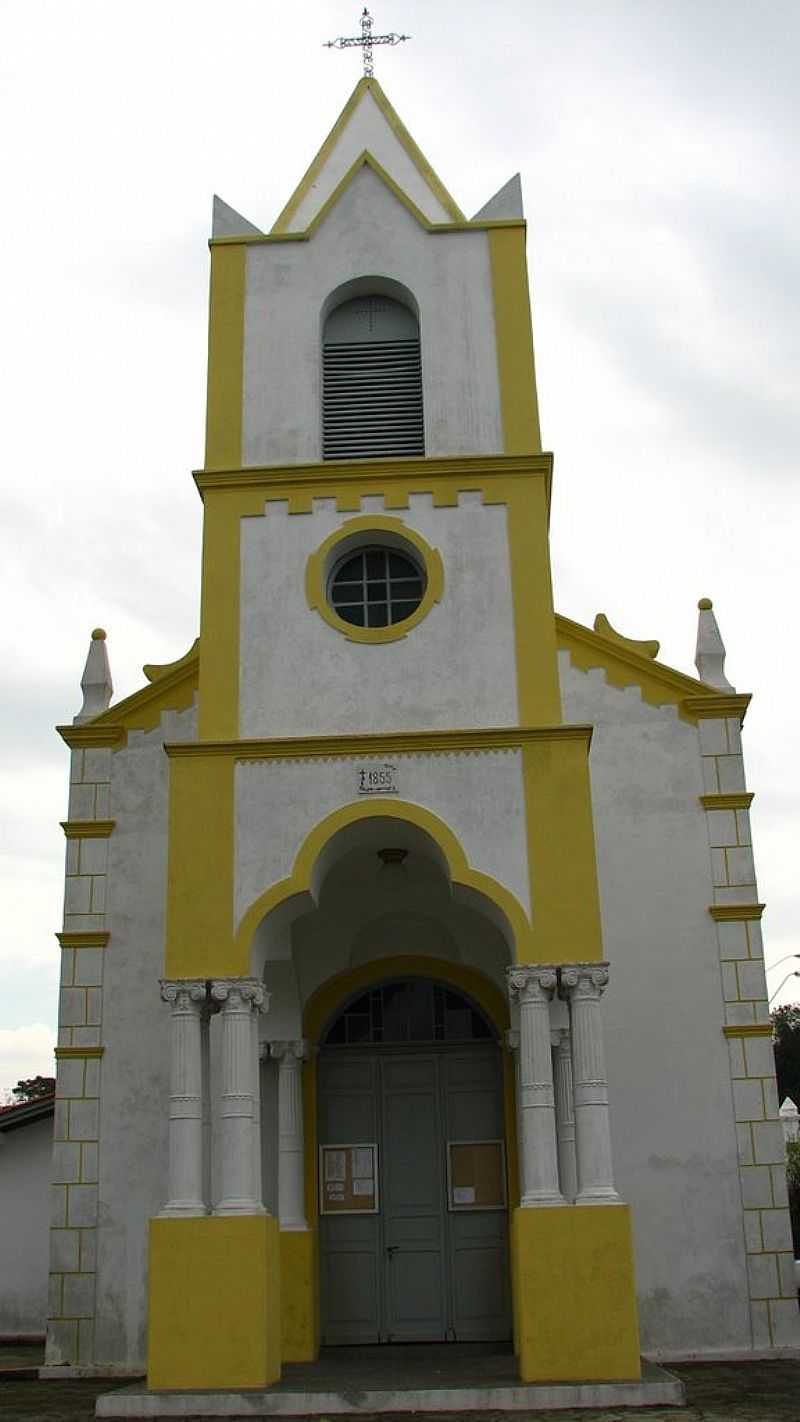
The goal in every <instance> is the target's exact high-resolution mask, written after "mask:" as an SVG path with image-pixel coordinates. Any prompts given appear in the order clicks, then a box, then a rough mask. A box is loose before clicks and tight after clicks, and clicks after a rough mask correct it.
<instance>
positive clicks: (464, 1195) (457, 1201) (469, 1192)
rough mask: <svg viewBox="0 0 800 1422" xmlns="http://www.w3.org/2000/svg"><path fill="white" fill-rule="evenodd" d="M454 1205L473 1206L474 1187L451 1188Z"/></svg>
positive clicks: (459, 1186)
mask: <svg viewBox="0 0 800 1422" xmlns="http://www.w3.org/2000/svg"><path fill="white" fill-rule="evenodd" d="M453 1204H454V1205H474V1204H475V1187H474V1185H455V1186H454V1187H453Z"/></svg>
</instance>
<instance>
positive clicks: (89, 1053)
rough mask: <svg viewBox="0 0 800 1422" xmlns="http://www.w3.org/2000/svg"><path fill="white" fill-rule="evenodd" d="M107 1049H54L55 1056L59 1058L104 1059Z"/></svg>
mask: <svg viewBox="0 0 800 1422" xmlns="http://www.w3.org/2000/svg"><path fill="white" fill-rule="evenodd" d="M105 1050H106V1049H105V1047H54V1048H53V1054H54V1056H56V1057H58V1058H59V1059H60V1058H61V1057H102V1056H103V1055H104V1053H105Z"/></svg>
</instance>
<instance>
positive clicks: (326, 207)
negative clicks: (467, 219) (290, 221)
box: [304, 148, 436, 237]
mask: <svg viewBox="0 0 800 1422" xmlns="http://www.w3.org/2000/svg"><path fill="white" fill-rule="evenodd" d="M362 168H371V169H372V172H373V173H374V174H375V176H376V177H378V178H380V180H381V182H382V183H384V184H385V185H386V187H387V188H388V189H389V191H390V192H391V193H393V194H394V196H395V197H396V198H397V201H398V202H399V203H402V205H403V207H404V208H405V209H406V211H407V212H410V214H411V216H412V217H413V218H414V219H415V221H416V222H418V223H419V225H420V227H422V228H424V229H425V231H426V232H433V231H434V230H435V228H436V224H434V223H432V222H430V221H429V220H428V218H427V217H426V216H425V214H424V212H423V211H422V210H421V209H420V208H418V207H417V204H416V203H415V202H414V201H413V199H412V198H410V197H409V196H408V193H406V192H404V191H403V189H402V188H401V187H400V186H399V185H398V184H397V183H396V182H395V180H394V178H393V177H392V176H391V175H390V174H389V173H387V171H386V169H385V168H384V167H383V165H382V164H381V163H379V162H378V160H377V158H374V157H373V155H372V154H371V153H370V152H369V151H368V150H367V149H366V148H365V149H364V151H363V153H359V155H358V157H357V158H356V160H355V162H354V163H352V164H351V165H350V167H349V168H348V170H347V172H346V173H345V175H344V177H343V178H342V179H341V181H340V182H338V183H337V184H336V187H335V188H334V190H333V192H332V193H331V194H330V197H328V198H326V200H325V202H324V203H323V204H322V207H321V208H320V209H319V212H317V213H316V214H315V216H314V217H313V218H312V219H311V221H310V222H309V224H308V227H307V228H306V230H305V233H304V236H306V237H312V236H313V235H314V233H315V232H316V231H317V229H318V228H320V227H321V226H322V224H323V222H324V221H325V219H326V218H327V216H328V214H329V213H331V212H332V211H333V209H334V208H335V206H336V204H337V203H338V202H339V200H340V199H341V197H342V195H343V194H344V193H345V192H346V190H347V189H348V188H349V187H350V184H351V183H352V181H353V179H354V178H355V177H356V176H357V175H358V174H359V173H360V172H361V169H362Z"/></svg>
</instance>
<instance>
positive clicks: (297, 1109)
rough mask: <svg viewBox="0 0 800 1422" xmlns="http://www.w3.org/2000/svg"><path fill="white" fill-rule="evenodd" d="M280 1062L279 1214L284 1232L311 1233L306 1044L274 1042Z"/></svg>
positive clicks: (274, 1048)
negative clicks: (304, 1073)
mask: <svg viewBox="0 0 800 1422" xmlns="http://www.w3.org/2000/svg"><path fill="white" fill-rule="evenodd" d="M270 1054H271V1055H272V1056H273V1057H274V1058H275V1059H276V1060H277V1062H278V1214H279V1216H280V1224H281V1229H287V1230H288V1229H295V1230H299V1229H308V1222H307V1220H306V1210H305V1176H304V1169H305V1160H304V1133H303V1078H302V1064H303V1062H304V1061H305V1060H306V1057H307V1056H308V1044H307V1042H305V1041H302V1040H300V1041H295V1042H271V1043H270Z"/></svg>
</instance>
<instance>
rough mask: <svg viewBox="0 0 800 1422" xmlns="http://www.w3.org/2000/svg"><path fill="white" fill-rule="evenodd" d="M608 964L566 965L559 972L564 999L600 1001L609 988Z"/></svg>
mask: <svg viewBox="0 0 800 1422" xmlns="http://www.w3.org/2000/svg"><path fill="white" fill-rule="evenodd" d="M608 978H609V971H608V963H565V964H564V966H563V967H562V968H561V969H560V971H559V979H560V990H561V995H562V997H568V998H571V999H572V1000H573V1001H575V999H576V998H577V999H581V998H594V999H595V1000H599V999H600V998H601V997H602V996H603V993H604V991H605V989H606V988H607V986H608Z"/></svg>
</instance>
